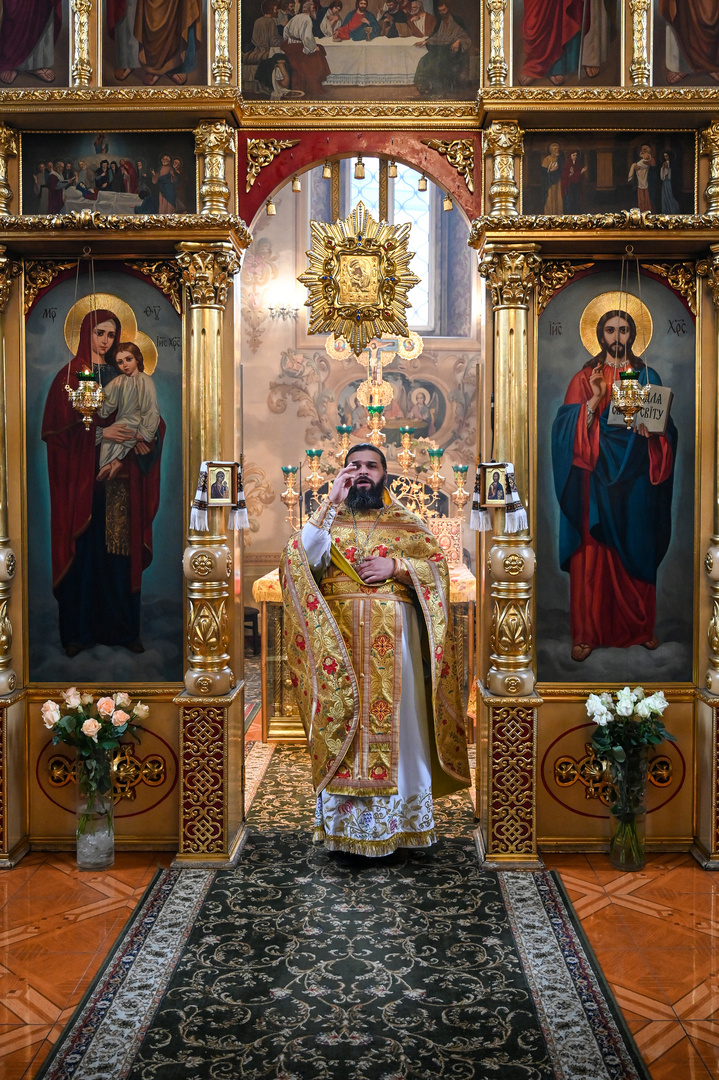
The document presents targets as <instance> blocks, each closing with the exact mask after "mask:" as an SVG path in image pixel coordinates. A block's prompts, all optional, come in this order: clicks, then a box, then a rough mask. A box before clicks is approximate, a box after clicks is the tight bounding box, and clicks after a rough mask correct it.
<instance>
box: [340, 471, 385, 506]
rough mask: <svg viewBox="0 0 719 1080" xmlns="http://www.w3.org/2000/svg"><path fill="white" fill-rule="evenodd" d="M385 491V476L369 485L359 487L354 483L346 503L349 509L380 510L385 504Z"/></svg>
mask: <svg viewBox="0 0 719 1080" xmlns="http://www.w3.org/2000/svg"><path fill="white" fill-rule="evenodd" d="M383 493H384V477H382V479H381V480H378V481H377V483H376V484H371V485H370V486H369V487H365V486H364V485H363V486H362V487H359V488H358V487H356V485H355V484H353V485H352V487H351V488H350V489H349V491H348V492H347V496H346V498H345V505H346V506H347V508H348V509H349V510H379V509H381V507H382V506H384V503H383V502H382V495H383Z"/></svg>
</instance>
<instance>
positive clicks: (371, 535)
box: [281, 443, 470, 856]
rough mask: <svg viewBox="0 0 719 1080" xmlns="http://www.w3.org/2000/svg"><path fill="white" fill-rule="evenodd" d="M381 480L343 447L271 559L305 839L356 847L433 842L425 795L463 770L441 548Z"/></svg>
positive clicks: (381, 469) (372, 852)
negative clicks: (311, 798) (309, 832)
mask: <svg viewBox="0 0 719 1080" xmlns="http://www.w3.org/2000/svg"><path fill="white" fill-rule="evenodd" d="M386 484H387V463H386V460H385V457H384V454H383V453H382V452H381V451H380V450H378V449H377V448H376V447H374V446H372V445H371V444H370V443H360V444H358V445H356V446H354V447H352V448H351V449H350V450H349V451H348V453H347V456H346V458H345V464H344V467H343V468H342V469H341V470H340V471H339V473H338V474H337V476H336V478H335V480H334V483H333V485H332V488H331V490H330V493H329V496H328V498H327V499H326V500H325V501H324V503H323V504H322V505H321V506H320V508H319V510H318V511H317V512H316V513H315V514H314V515H313V516H312V517H311V518H310V520H309V521H308V522H307V523H306V524H305V526H304V528H303V529H302V531H301V532H300V533H296V534H295V535H294V536H293V537H292V539H291V540H290V542H289V544H288V545H287V548H286V549H285V551H284V553H283V557H282V562H281V577H282V584H283V593H284V604H285V634H286V644H287V660H288V664H289V666H290V671H291V678H292V683H293V685H294V687H295V693H296V696H297V701H298V704H299V709H300V715H301V717H302V722H303V725H304V728H305V732H306V734H307V738H308V741H309V749H310V761H311V767H312V776H313V781H314V786H315V789H316V792H317V809H316V819H315V841H316V842H324V843H325V845H326V846H327V847H328V848H329V849H330V850H333V851H348V852H352V853H354V854H358V855H367V856H382V855H388V854H391V853H392V852H393V851H395V850H396V849H397V848H401V847H427V846H429V845H430V844H432V843H434V841H435V839H436V834H435V823H434V810H433V800H434V799H435V798H437V797H438V796H441V795H447V794H449V793H451V792H453V791H457V790H459V789H460V788H462V787H467V786H468V785H469V782H470V777H469V765H468V760H467V742H466V732H465V727H464V717H463V713H462V707H461V702H460V695H459V685H458V680H457V671H456V662H457V658H456V655H455V645H454V636H453V632H452V623H451V614H450V606H449V571H448V567H447V561H446V558H445V555H444V552H443V551H442V549H441V547H440V546H439V544H438V543H437V541H436V539H435V537H434V536H433V534H432V533H431V532H430V530H429V529H428V528H427V527H426V526H425V525H424V523H423V522H422V521H421V520H420V519H419V518H418V517H417V516H416V515H414V514H412V513H410V512H409V511H408V510H406V509H405V508H404V507H403V506H402V505H401V504H400V503H399V502H397V501H396V500H395V499H393V498H392V497H391V496H390V494H389V491H388V490H387V486H386Z"/></svg>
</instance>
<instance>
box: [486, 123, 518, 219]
mask: <svg viewBox="0 0 719 1080" xmlns="http://www.w3.org/2000/svg"><path fill="white" fill-rule="evenodd" d="M485 154H491V155H492V167H493V177H492V185H491V187H490V189H489V201H490V203H491V206H492V209H491V210H490V217H513V216H515V215H517V214H518V213H519V211H518V210H517V199H518V198H519V188H518V187H517V182H516V178H515V175H514V159H515V157H522V155H523V154H524V132H523V131H522V129H521V128H520V126H519V124H518V123H517V122H516V120H493V121H492V123H491V125H490V127H489V130H488V131H487V134H486V140H485Z"/></svg>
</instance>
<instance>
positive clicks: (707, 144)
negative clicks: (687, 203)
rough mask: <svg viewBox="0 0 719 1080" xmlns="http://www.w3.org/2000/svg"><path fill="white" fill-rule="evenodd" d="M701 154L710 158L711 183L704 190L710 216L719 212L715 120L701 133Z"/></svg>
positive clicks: (717, 126)
mask: <svg viewBox="0 0 719 1080" xmlns="http://www.w3.org/2000/svg"><path fill="white" fill-rule="evenodd" d="M699 152H700V153H701V154H705V155H706V156H707V157H708V158H709V183H708V184H707V186H706V188H705V190H704V198H705V199H706V207H707V213H708V214H716V213H717V212H718V211H719V123H717V121H716V120H715V121H714V122H713V123H711V124H710V125H709V127H708V128H704V130H703V131H702V132H701V133H700V138H699Z"/></svg>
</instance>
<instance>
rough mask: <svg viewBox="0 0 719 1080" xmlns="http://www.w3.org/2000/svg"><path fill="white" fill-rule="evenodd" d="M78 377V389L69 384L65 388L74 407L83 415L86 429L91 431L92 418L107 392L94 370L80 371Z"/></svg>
mask: <svg viewBox="0 0 719 1080" xmlns="http://www.w3.org/2000/svg"><path fill="white" fill-rule="evenodd" d="M77 378H78V382H79V383H80V385H79V386H78V388H77V390H73V388H72V387H71V386H69V385H66V386H65V390H66V391H67V396H68V398H69V399H70V404H71V405H72V407H73V409H76V410H77V412H79V413H80V415H81V416H82V422H83V424H84V425H85V430H86V431H89V430H90V425H91V424H92V418H93V416H94V415H95V413H96V412H97V410H98V409H99V408H100V406H101V405H102V403H103V401H104V400H105V394H104V392H103V389H102V387H101V386H100V384H99V382H98V377H97V376H96V375H95V373H94V371H78V373H77Z"/></svg>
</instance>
